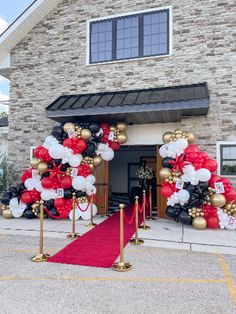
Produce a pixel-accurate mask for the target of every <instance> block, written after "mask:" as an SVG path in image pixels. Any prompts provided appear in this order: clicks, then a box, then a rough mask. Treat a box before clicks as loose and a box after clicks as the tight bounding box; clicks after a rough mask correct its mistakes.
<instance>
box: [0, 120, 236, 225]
mask: <svg viewBox="0 0 236 314" xmlns="http://www.w3.org/2000/svg"><path fill="white" fill-rule="evenodd" d="M126 128H127V126H126V124H125V123H123V122H119V123H117V124H116V125H109V124H108V123H102V124H97V123H78V124H77V123H71V122H67V123H65V124H64V125H61V126H54V127H53V129H52V132H51V134H50V135H49V136H48V137H46V139H45V141H44V143H43V145H42V146H38V147H36V148H35V150H34V157H33V158H32V159H31V161H30V166H31V167H30V168H29V169H27V170H25V171H24V172H23V174H22V176H21V183H19V184H18V185H17V186H13V187H11V188H10V189H9V191H7V192H4V193H3V195H2V197H1V202H2V204H3V205H2V209H3V216H4V217H6V218H7V217H8V218H10V217H12V216H13V217H16V218H18V217H21V216H23V215H24V216H25V217H27V218H29V219H30V218H34V217H35V215H36V213H37V210H36V208H37V207H38V206H39V201H40V199H43V200H44V204H45V207H46V208H47V211H48V213H50V214H51V216H53V217H57V218H67V217H68V216H69V214H70V212H71V207H72V193H76V198H77V201H78V202H79V203H80V204H81V207H82V208H81V209H82V210H80V209H79V208H77V211H78V213H77V218H79V217H80V216H81V217H82V218H83V219H88V217H87V212H89V211H85V210H83V209H84V208H87V209H88V208H89V206H91V205H90V204H89V199H90V196H91V195H92V194H96V187H95V185H94V183H95V180H96V179H95V176H94V175H93V174H92V173H93V171H94V169H95V168H96V167H97V166H99V165H100V164H101V163H102V161H103V160H105V161H110V160H112V159H113V157H114V151H117V150H119V149H120V146H121V144H124V143H125V142H126V141H127V134H126ZM193 141H194V135H193V134H192V133H191V132H182V131H181V130H175V131H174V132H166V133H164V135H163V142H164V145H162V146H161V147H160V155H161V157H162V158H163V160H162V165H163V168H162V169H161V170H160V177H161V178H162V179H163V183H162V188H161V193H162V195H163V196H164V197H166V198H167V208H166V214H167V216H168V217H170V218H172V219H175V220H177V221H180V222H182V223H184V224H188V225H190V224H192V225H193V227H194V228H196V229H205V228H206V227H208V228H219V227H220V228H222V229H224V228H226V229H229V230H234V229H236V191H235V190H234V189H233V188H232V186H231V184H230V182H229V181H228V180H227V179H225V178H221V177H220V176H218V175H216V174H215V171H216V169H217V162H216V161H215V160H214V159H212V158H210V157H209V156H208V154H207V153H205V152H202V151H201V150H200V148H199V147H198V146H197V145H195V144H193ZM93 210H94V212H93V214H94V215H95V214H96V206H95V205H94V204H93Z"/></svg>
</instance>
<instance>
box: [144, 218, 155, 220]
mask: <svg viewBox="0 0 236 314" xmlns="http://www.w3.org/2000/svg"><path fill="white" fill-rule="evenodd" d="M146 219H147V220H156V218H154V217H147V218H146Z"/></svg>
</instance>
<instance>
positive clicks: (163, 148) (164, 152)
mask: <svg viewBox="0 0 236 314" xmlns="http://www.w3.org/2000/svg"><path fill="white" fill-rule="evenodd" d="M159 154H160V155H161V157H162V158H165V157H167V156H168V146H167V144H165V145H162V146H161V147H160V149H159Z"/></svg>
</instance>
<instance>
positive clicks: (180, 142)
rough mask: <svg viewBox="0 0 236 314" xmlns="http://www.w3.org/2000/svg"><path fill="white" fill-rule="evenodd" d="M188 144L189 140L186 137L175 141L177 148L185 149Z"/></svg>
mask: <svg viewBox="0 0 236 314" xmlns="http://www.w3.org/2000/svg"><path fill="white" fill-rule="evenodd" d="M187 146H188V141H187V140H186V139H185V138H178V139H177V140H176V142H175V147H176V148H177V149H185V148H186V147H187Z"/></svg>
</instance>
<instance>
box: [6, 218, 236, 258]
mask: <svg viewBox="0 0 236 314" xmlns="http://www.w3.org/2000/svg"><path fill="white" fill-rule="evenodd" d="M103 219H104V218H101V217H100V216H96V217H95V219H94V221H95V222H96V223H100V222H102V221H103ZM147 224H148V225H149V226H150V227H151V229H150V230H145V231H144V230H139V236H140V237H141V238H142V239H144V240H145V246H152V247H159V248H171V249H181V250H188V251H198V252H208V253H219V254H233V255H236V231H228V230H210V229H205V230H195V229H193V228H192V227H191V226H184V225H182V224H180V223H176V222H174V221H171V220H166V219H160V218H158V219H157V220H153V221H148V222H147ZM85 225H86V221H83V220H79V221H77V222H76V230H77V232H78V233H79V234H83V233H85V232H87V231H88V230H89V228H88V227H86V226H85ZM44 230H45V232H44V236H45V237H50V238H60V239H64V238H65V236H66V234H67V233H69V232H71V221H69V220H52V219H45V221H44ZM0 233H1V234H10V235H23V236H24V235H27V236H36V237H38V236H39V219H32V220H28V219H25V218H19V219H4V218H3V217H2V216H0ZM58 242H59V241H58Z"/></svg>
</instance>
